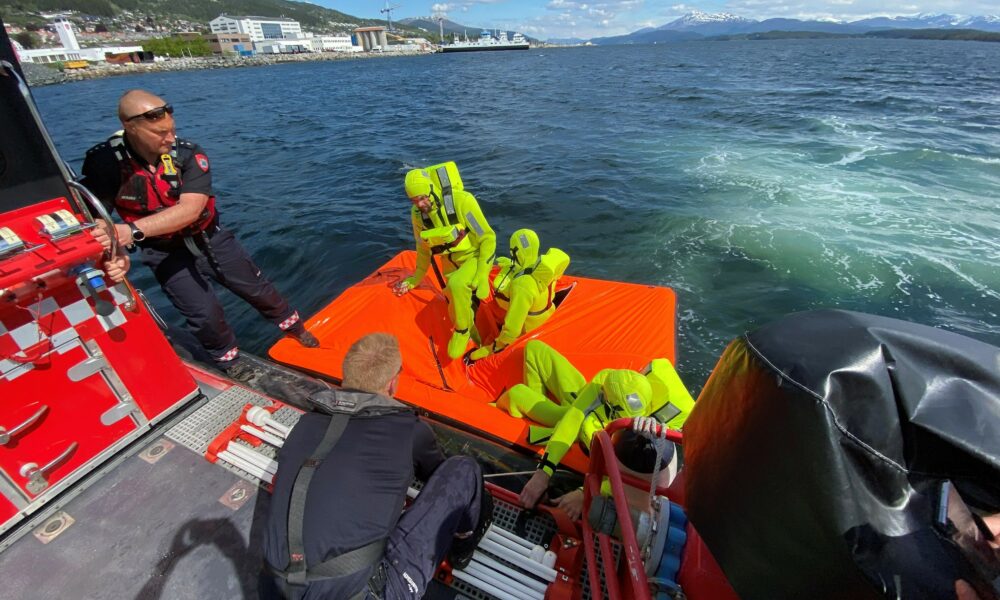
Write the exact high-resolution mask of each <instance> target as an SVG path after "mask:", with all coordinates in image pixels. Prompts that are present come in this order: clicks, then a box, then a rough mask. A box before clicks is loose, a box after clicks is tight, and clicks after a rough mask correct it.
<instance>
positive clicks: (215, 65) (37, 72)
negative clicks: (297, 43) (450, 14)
mask: <svg viewBox="0 0 1000 600" xmlns="http://www.w3.org/2000/svg"><path fill="white" fill-rule="evenodd" d="M424 54H432V53H430V52H382V53H377V52H352V53H345V52H311V53H304V54H275V55H266V54H258V55H256V56H234V57H229V56H204V57H191V58H168V59H167V60H164V61H162V62H154V63H126V64H111V63H97V64H92V65H91V66H89V67H87V68H86V69H67V70H64V71H57V70H55V69H53V68H51V67H49V66H46V65H44V64H38V63H22V64H21V68H22V69H23V70H24V74H25V77H26V78H27V80H28V84H29V85H31V86H32V87H39V86H44V85H56V84H60V83H70V82H74V81H86V80H90V79H103V78H106V77H119V76H122V75H137V74H141V73H166V72H171V71H200V70H205V69H240V68H246V67H264V66H269V65H276V64H281V63H296V62H321V61H322V62H325V61H335V60H359V59H371V58H389V57H396V56H422V55H424Z"/></svg>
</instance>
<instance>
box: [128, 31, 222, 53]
mask: <svg viewBox="0 0 1000 600" xmlns="http://www.w3.org/2000/svg"><path fill="white" fill-rule="evenodd" d="M142 49H143V50H146V51H148V52H152V53H153V54H155V55H157V56H211V55H212V49H211V48H209V47H208V42H207V41H205V39H204V38H194V39H190V40H189V39H184V38H181V37H176V36H175V37H168V38H154V39H151V40H146V41H145V42H143V43H142Z"/></svg>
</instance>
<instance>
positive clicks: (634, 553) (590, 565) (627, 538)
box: [580, 418, 683, 600]
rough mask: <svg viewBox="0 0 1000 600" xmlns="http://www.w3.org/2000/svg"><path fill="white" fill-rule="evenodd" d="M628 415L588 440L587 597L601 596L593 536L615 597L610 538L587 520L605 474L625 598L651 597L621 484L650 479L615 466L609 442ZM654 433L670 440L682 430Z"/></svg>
mask: <svg viewBox="0 0 1000 600" xmlns="http://www.w3.org/2000/svg"><path fill="white" fill-rule="evenodd" d="M631 427H632V419H629V418H625V419H617V420H615V421H613V422H611V423H610V424H608V426H607V427H606V428H605V429H604V430H603V431H598V432H597V433H595V434H594V437H593V438H592V440H591V443H590V468H589V470H588V472H587V475H586V477H585V478H584V485H583V518H582V519H581V520H580V521H581V526H582V527H583V545H584V552H585V556H586V559H587V573H588V576H589V578H590V593H591V597H593V598H599V597H601V592H600V590H601V587H600V586H601V580H600V575H599V572H598V569H597V555H596V552H595V548H594V536H595V535H596V536H597V538H598V543H599V544H600V548H601V558H602V561H603V563H604V566H605V569H604V580H605V582H606V583H607V588H608V596H609V597H610V598H611V600H618V598H620V597H621V595H620V593H619V589H620V586H619V583H618V573H617V572H616V571H615V569H614V565H613V562H612V556H613V555H612V553H611V538H610V537H609V536H608V534H606V533H595V531H594V528H593V527H592V526H591V524H590V519H589V518H588V515H589V514H590V505H591V501H592V500H593V498H595V497H596V496H599V495H600V493H601V483H602V481H603V480H604V478H605V477H607V479H608V481H609V482H610V484H611V495H612V500H613V501H614V504H615V510H616V512H617V513H618V528H619V530H620V531H621V538H622V539H621V543H622V548H623V550H624V552H625V561H626V563H627V565H628V568H627V569H626V573H627V579H626V582H627V583H628V585H629V587H630V588H631V594H626V597H627V598H634V599H635V600H651V596H650V593H649V582H648V580H647V578H646V570H645V568H644V567H643V566H642V554H641V551H640V549H639V543H638V541H637V539H636V535H635V525H634V524H633V523H632V515H631V513H630V512H629V506H628V500H627V499H626V497H625V487H624V483H623V480H628V481H629V485H632V486H634V487H637V488H640V489H645V490H646V491H649V489H650V487H651V486H652V483H650V482H646V481H642V480H640V479H637V478H635V477H631V476H628V475H624V476H623V473H622V472H621V469H620V468H619V466H618V458H617V457H616V456H615V450H614V446H613V445H612V443H611V434H613V433H615V432H618V431H622V430H625V429H630V428H631ZM652 433H653V434H654V435H656V436H657V437H664V438H666V439H668V440H670V441H672V442H674V443H678V444H679V443H681V441H682V440H683V434H681V432H679V431H674V430H671V429H667V427H666V426H665V425H662V424H659V425H657V426H656V427H655V428H654V430H653V432H652ZM665 492H666V488H660V487H658V488H657V493H658V494H661V493H665Z"/></svg>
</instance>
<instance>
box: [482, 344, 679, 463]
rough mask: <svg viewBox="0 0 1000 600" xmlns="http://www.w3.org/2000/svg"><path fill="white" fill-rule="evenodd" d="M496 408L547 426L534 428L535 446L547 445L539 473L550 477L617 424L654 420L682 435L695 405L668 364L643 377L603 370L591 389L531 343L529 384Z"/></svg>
mask: <svg viewBox="0 0 1000 600" xmlns="http://www.w3.org/2000/svg"><path fill="white" fill-rule="evenodd" d="M609 383H611V384H613V385H612V386H611V387H612V389H609V388H608V384H609ZM615 389H617V390H618V393H615ZM646 390H648V394H649V399H648V400H647V401H645V402H643V403H642V404H641V405H639V404H636V403H635V402H631V401H629V395H630V394H631V393H632V392H635V393H636V394H638V396H639V397H640V399H641V398H642V397H643V396H644V395H646V393H647V392H646ZM546 392H548V393H550V394H551V395H552V396H553V397H554V399H555V401H553V400H550V399H549V398H548V397H547V396H546ZM497 405H498V406H500V407H501V408H503V409H505V410H507V411H508V412H509V413H510V414H511V415H513V416H515V417H519V418H520V417H528V418H529V419H531V420H533V421H535V422H537V423H540V424H542V425H544V426H546V427H532V433H531V438H532V439H531V440H530V441H531V442H532V443H543V442H547V443H546V446H545V454H544V455H543V456H542V462H541V464H540V465H539V468H541V469H542V470H543V471H545V473H546V474H548V475H550V476H551V475H552V473H553V472H554V471H555V469H556V467H557V466H558V464H559V461H561V460H562V458H563V456H565V455H566V452H568V451H569V449H570V448H571V447H572V445H573V444H574V443H575V442H576V441H577V440H579V441H580V442H582V443H583V444H584V446H586V447H587V448H589V447H590V440H591V438H592V437H593V435H594V433H595V432H597V431H598V430H600V429H604V427H605V426H606V425H607V424H608V423H610V422H611V421H613V420H614V419H617V418H620V417H636V416H654V417H657V418H658V419H659V421H660V422H662V423H665V424H666V425H667V426H668V427H670V428H671V429H680V428H681V427H682V426H683V425H684V421H685V420H687V416H688V413H690V412H691V409H692V408H693V407H694V399H693V398H692V397H691V394H690V393H688V391H687V388H685V387H684V384H683V383H682V382H681V380H680V377H678V376H677V372H676V371H675V370H674V368H673V365H671V364H670V361H669V360H667V359H665V358H660V359H655V360H653V362H652V363H650V365H649V366H647V367H646V369H644V370H643V372H642V373H639V372H637V371H632V370H630V369H604V370H603V371H600V372H599V373H597V375H595V376H594V378H593V379H592V380H591V381H590V382H589V383H588V382H587V381H586V380H585V379H584V377H583V375H582V374H581V373H580V372H579V371H578V370H577V369H576V368H575V367H574V366H573V365H572V364H570V362H569V361H568V360H567V359H566V358H565V357H564V356H563V355H561V354H559V353H558V352H557V351H556V350H555V349H554V348H552V347H551V346H549V345H548V344H546V343H544V342H541V341H539V340H531V341H529V342H528V343H527V344H525V347H524V383H523V384H517V385H515V386H514V387H512V388H511V389H510V390H508V391H507V392H506V393H505V394H504V395H503V396H501V397H500V399H499V400H498V401H497ZM553 427H554V428H553Z"/></svg>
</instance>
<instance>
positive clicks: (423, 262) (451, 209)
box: [394, 163, 496, 358]
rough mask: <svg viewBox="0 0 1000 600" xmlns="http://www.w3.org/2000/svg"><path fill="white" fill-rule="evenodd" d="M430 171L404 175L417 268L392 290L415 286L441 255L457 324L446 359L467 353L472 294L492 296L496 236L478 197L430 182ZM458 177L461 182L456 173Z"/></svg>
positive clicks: (485, 296) (478, 296) (414, 171)
mask: <svg viewBox="0 0 1000 600" xmlns="http://www.w3.org/2000/svg"><path fill="white" fill-rule="evenodd" d="M447 165H450V166H451V167H452V168H453V169H454V163H446V164H445V165H441V166H440V167H439V168H441V169H444V168H445V167H446V166H447ZM431 169H432V167H428V168H427V169H414V170H412V171H410V172H409V173H407V174H406V181H405V184H404V187H405V188H406V195H407V196H408V197H409V198H410V201H411V202H412V203H413V207H412V208H411V210H410V220H411V221H412V223H413V237H414V239H415V240H416V243H417V265H416V269H415V270H414V272H413V274H412V275H411V276H409V277H407V278H406V279H404V280H402V281H400V282H399V283H398V284H396V286H395V287H394V292H395V293H396V295H398V296H402V295H403V294H406V293H407V292H409V291H410V290H411V289H413V288H415V287H416V286H417V285H419V284H420V282H421V281H423V279H424V277H425V276H426V275H427V268H428V267H429V266H431V264H432V262H433V260H434V258H433V257H434V256H435V255H441V256H443V257H444V258H445V260H442V261H441V262H442V264H443V266H444V276H443V278H444V280H445V281H443V282H442V285H443V286H444V288H445V291H446V292H447V293H448V295H449V296H450V297H451V305H450V313H451V318H452V323H453V324H454V326H455V332H454V333H453V334H452V336H451V340H450V341H449V342H448V356H450V357H451V358H460V357H461V356H462V355H463V354H465V350H466V347H467V346H468V344H469V334H470V330H471V328H472V327H473V318H474V315H473V309H472V292H473V291H475V293H476V298H478V299H479V300H485V299H486V298H487V296H489V293H490V284H489V276H490V271H491V270H492V264H493V257H494V255H495V254H496V234H495V233H494V232H493V230H492V229H491V228H490V224H489V223H487V222H486V217H484V216H483V212H482V210H480V208H479V203H478V202H477V201H476V198H475V196H473V195H472V194H470V193H469V192H466V191H465V190H463V189H457V188H456V187H454V186H451V185H450V184H449V187H448V189H447V190H445V189H443V188H442V187H441V186H440V184H439V183H435V181H434V180H433V179H432V178H431V175H430V173H429V172H428V171H430V170H431ZM454 178H455V179H458V178H457V169H455V172H454ZM439 181H440V178H439ZM459 181H460V180H459ZM436 269H437V266H436V265H435V270H436Z"/></svg>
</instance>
